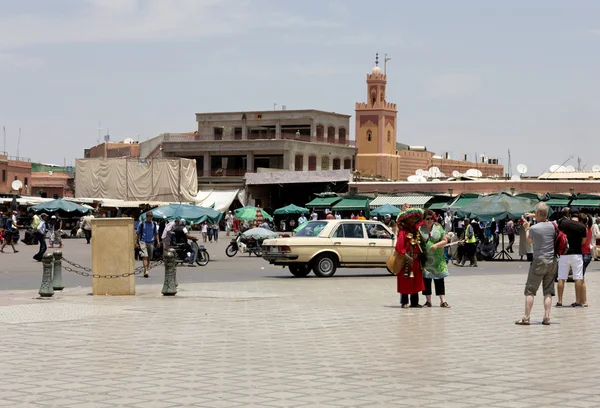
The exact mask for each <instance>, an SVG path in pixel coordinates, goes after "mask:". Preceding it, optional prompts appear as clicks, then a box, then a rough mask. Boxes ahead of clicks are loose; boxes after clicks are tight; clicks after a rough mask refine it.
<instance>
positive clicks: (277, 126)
mask: <svg viewBox="0 0 600 408" xmlns="http://www.w3.org/2000/svg"><path fill="white" fill-rule="evenodd" d="M275 139H281V123H279V121H277V123H276V124H275Z"/></svg>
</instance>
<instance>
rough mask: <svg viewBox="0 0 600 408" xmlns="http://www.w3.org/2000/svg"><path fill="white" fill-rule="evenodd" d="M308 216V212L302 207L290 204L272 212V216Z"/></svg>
mask: <svg viewBox="0 0 600 408" xmlns="http://www.w3.org/2000/svg"><path fill="white" fill-rule="evenodd" d="M300 214H310V210H309V209H308V208H304V207H298V206H297V205H294V204H290V205H288V206H285V207H283V208H278V209H276V210H275V211H274V212H273V215H300Z"/></svg>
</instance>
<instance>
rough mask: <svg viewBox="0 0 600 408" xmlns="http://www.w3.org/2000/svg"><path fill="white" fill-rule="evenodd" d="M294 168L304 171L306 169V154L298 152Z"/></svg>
mask: <svg viewBox="0 0 600 408" xmlns="http://www.w3.org/2000/svg"><path fill="white" fill-rule="evenodd" d="M294 170H296V171H303V170H304V156H302V155H301V154H297V155H296V157H295V158H294Z"/></svg>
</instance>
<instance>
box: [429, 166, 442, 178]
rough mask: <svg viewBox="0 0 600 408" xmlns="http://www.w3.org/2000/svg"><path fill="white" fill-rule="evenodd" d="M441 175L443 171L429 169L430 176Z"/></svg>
mask: <svg viewBox="0 0 600 408" xmlns="http://www.w3.org/2000/svg"><path fill="white" fill-rule="evenodd" d="M440 174H441V171H440V169H439V168H437V167H432V168H430V169H429V175H430V176H431V177H439V176H440Z"/></svg>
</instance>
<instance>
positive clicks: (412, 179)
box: [407, 176, 423, 183]
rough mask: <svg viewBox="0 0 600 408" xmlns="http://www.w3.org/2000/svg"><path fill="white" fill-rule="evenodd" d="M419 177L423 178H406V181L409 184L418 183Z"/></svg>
mask: <svg viewBox="0 0 600 408" xmlns="http://www.w3.org/2000/svg"><path fill="white" fill-rule="evenodd" d="M421 177H423V176H408V177H407V180H408V181H409V182H410V183H418V182H419V179H420V178H421Z"/></svg>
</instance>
